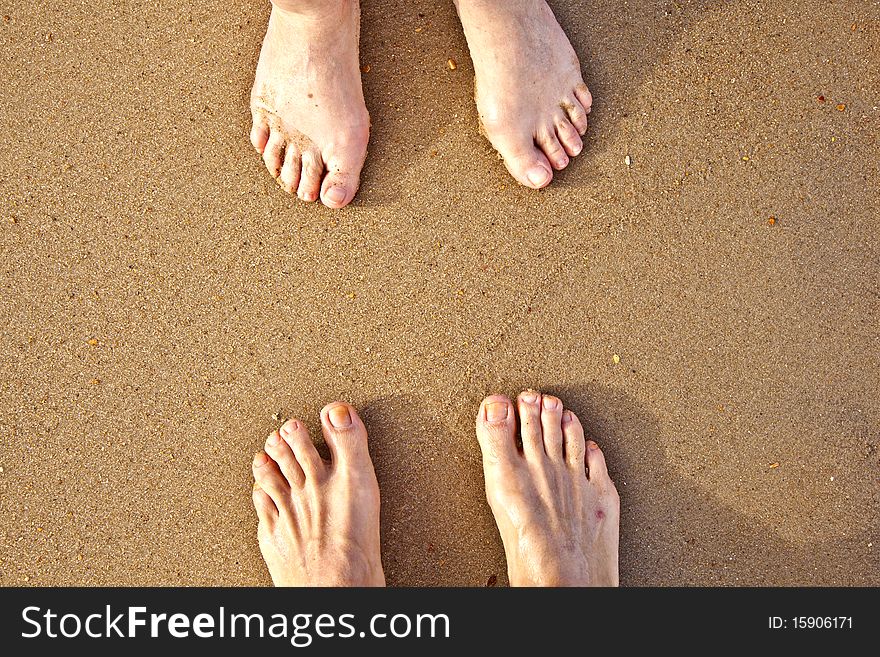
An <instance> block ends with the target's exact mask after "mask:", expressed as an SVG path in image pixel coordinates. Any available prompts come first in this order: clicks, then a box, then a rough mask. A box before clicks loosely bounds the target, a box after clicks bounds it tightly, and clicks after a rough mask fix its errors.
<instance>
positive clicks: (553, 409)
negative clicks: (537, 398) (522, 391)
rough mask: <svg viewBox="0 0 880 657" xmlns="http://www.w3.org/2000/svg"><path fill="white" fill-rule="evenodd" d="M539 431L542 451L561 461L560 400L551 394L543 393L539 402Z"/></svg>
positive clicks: (562, 451) (562, 453) (562, 452)
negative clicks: (542, 444)
mask: <svg viewBox="0 0 880 657" xmlns="http://www.w3.org/2000/svg"><path fill="white" fill-rule="evenodd" d="M541 432H542V434H543V435H544V451H545V452H547V456H549V457H550V458H551V459H553V460H554V461H562V459H563V456H564V454H565V452H564V450H563V447H562V402H561V401H559V399H557V398H556V397H553V396H552V395H544V396H543V399H542V402H541Z"/></svg>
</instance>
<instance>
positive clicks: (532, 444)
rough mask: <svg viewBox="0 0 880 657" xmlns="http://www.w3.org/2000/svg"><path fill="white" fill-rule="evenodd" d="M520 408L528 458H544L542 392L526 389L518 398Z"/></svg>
mask: <svg viewBox="0 0 880 657" xmlns="http://www.w3.org/2000/svg"><path fill="white" fill-rule="evenodd" d="M517 409H518V410H519V423H520V427H519V434H520V437H521V438H522V444H523V452H524V453H525V455H526V458H527V459H543V458H544V455H545V452H544V436H543V430H542V428H541V394H540V393H539V392H535V391H534V390H525V391H523V392H521V393H520V395H519V397H518V398H517Z"/></svg>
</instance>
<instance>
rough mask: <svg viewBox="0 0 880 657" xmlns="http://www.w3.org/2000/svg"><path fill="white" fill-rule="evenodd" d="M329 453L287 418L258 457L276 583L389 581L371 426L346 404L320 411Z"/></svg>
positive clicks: (263, 537)
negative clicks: (381, 539) (322, 453)
mask: <svg viewBox="0 0 880 657" xmlns="http://www.w3.org/2000/svg"><path fill="white" fill-rule="evenodd" d="M321 428H322V429H323V432H324V439H325V440H326V441H327V445H328V446H329V447H330V452H331V456H332V460H331V461H330V462H329V463H327V462H326V461H324V460H323V459H322V458H321V457H320V456H319V455H318V451H317V450H316V449H315V446H314V445H313V444H312V439H311V438H309V434H308V432H307V431H306V428H305V427H304V426H303V424H302V422H299V421H297V420H288V421H287V422H285V423H284V425H283V426H282V427H281V431H280V432H279V431H273V432H272V433H271V434H270V435H269V438H268V439H267V440H266V447H265V450H266V451H265V452H260V453H258V454H257V455H256V456H255V457H254V462H253V471H254V480H255V483H254V494H253V499H254V507H256V509H257V516H258V517H259V520H260V522H259V525H258V526H257V538H258V540H259V543H260V551H261V552H262V553H263V558H264V559H265V560H266V565H267V566H268V567H269V574H270V575H272V581H273V582H274V583H275V586H384V585H385V575H384V574H383V572H382V560H381V556H380V554H379V484H378V483H377V482H376V474H375V472H374V471H373V463H372V461H370V454H369V452H368V450H367V430H366V428H365V427H364V423H363V422H361V419H360V418H359V417H358V415H357V413H356V412H355V410H354V409H353V408H352V407H351V406H349V405H348V404H345V403H342V402H334V403H332V404H329V405H328V406H326V407H324V410H322V411H321Z"/></svg>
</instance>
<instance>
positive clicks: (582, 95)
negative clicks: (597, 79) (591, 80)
mask: <svg viewBox="0 0 880 657" xmlns="http://www.w3.org/2000/svg"><path fill="white" fill-rule="evenodd" d="M574 97H575V98H577V99H578V102H579V103H580V104H581V107H583V108H584V112H585V113H586V114H589V113H590V110H591V109H592V108H593V94H591V93H590V90H589V89H588V88H587V85H585V84H584V83H583V82H581V83H580V84H579V85H578V86H576V87H575V88H574Z"/></svg>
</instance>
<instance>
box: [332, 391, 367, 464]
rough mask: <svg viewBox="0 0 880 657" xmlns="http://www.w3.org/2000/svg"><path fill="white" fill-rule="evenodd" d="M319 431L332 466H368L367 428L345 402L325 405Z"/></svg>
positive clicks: (352, 408) (351, 407)
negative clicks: (325, 444) (325, 443)
mask: <svg viewBox="0 0 880 657" xmlns="http://www.w3.org/2000/svg"><path fill="white" fill-rule="evenodd" d="M321 430H322V431H323V433H324V440H325V441H326V442H327V446H328V447H329V448H330V455H331V457H332V459H333V463H334V465H336V464H339V465H342V466H344V467H354V468H358V467H366V466H367V465H368V464H370V454H369V449H368V445H367V428H366V427H365V426H364V423H363V421H362V420H361V418H360V416H359V415H358V414H357V411H356V410H354V407H353V406H351V405H350V404H346V403H345V402H332V403H330V404H327V406H325V407H324V408H323V409H322V410H321Z"/></svg>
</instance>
